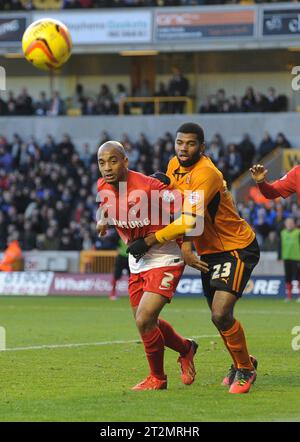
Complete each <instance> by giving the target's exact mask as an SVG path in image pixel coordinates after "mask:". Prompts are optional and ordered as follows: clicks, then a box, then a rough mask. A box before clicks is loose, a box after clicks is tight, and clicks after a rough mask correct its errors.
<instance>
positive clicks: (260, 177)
mask: <svg viewBox="0 0 300 442" xmlns="http://www.w3.org/2000/svg"><path fill="white" fill-rule="evenodd" d="M249 170H250V173H251V177H252V178H253V179H254V181H256V183H262V182H263V181H265V178H266V175H267V173H268V170H267V169H265V166H263V165H262V164H255V165H254V166H252V167H251V168H250V169H249Z"/></svg>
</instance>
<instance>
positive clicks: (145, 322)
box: [135, 313, 155, 334]
mask: <svg viewBox="0 0 300 442" xmlns="http://www.w3.org/2000/svg"><path fill="white" fill-rule="evenodd" d="M135 323H136V326H137V328H138V330H139V332H140V333H141V334H144V333H147V332H149V331H150V330H152V329H153V327H155V320H153V318H151V317H149V316H148V315H144V314H139V313H138V314H137V315H136V317H135Z"/></svg>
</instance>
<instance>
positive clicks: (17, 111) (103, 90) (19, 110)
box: [0, 74, 288, 116]
mask: <svg viewBox="0 0 300 442" xmlns="http://www.w3.org/2000/svg"><path fill="white" fill-rule="evenodd" d="M188 87H189V86H188V80H187V79H186V78H185V77H184V76H182V75H181V74H180V76H178V78H176V77H172V78H171V79H170V81H169V83H168V85H165V84H164V83H160V85H159V88H158V90H157V91H155V92H154V94H152V93H151V92H150V90H149V89H147V88H146V87H143V88H141V89H140V90H136V91H133V93H132V97H129V93H128V92H127V90H126V87H125V86H124V85H123V84H122V83H119V84H118V85H117V87H116V91H115V92H113V91H112V90H111V87H110V85H108V84H102V85H101V86H100V88H99V93H98V94H97V95H95V96H88V95H86V94H85V92H84V86H83V85H82V84H77V85H76V91H75V94H74V95H73V96H72V97H67V98H62V97H61V96H60V93H59V92H58V91H53V93H52V96H51V97H47V94H46V92H45V91H41V92H40V94H39V97H38V99H37V100H34V99H33V98H32V97H31V96H30V94H29V93H28V91H27V89H26V88H22V89H21V91H20V93H19V94H18V95H17V96H15V93H14V92H13V91H9V92H8V97H7V99H6V100H5V99H3V98H1V97H0V116H16V115H37V116H44V115H46V116H56V115H73V116H77V115H117V114H124V113H125V114H133V113H136V108H137V107H139V109H140V112H139V113H140V114H153V113H160V114H182V113H190V112H189V108H188V105H189V101H191V99H190V98H189V97H188ZM250 97H251V98H250ZM145 98H146V100H145V102H143V99H145ZM196 99H197V97H196ZM175 100H176V101H175ZM181 100H182V101H181ZM155 101H157V102H158V106H159V109H158V111H157V109H155ZM160 101H161V102H160ZM185 104H187V107H185ZM287 110H288V98H287V97H286V96H285V95H277V94H276V91H275V89H274V88H273V87H270V88H269V89H268V91H267V93H266V95H264V94H262V93H261V92H254V90H253V88H252V87H249V88H247V91H246V92H245V95H244V96H243V97H236V96H231V97H226V92H225V91H224V89H219V90H218V91H217V92H216V94H212V95H209V96H208V97H207V98H206V100H205V101H204V102H203V104H201V106H200V107H199V110H198V112H199V113H208V114H215V113H241V112H242V113H243V112H248V113H249V112H284V111H287ZM75 111H76V112H75Z"/></svg>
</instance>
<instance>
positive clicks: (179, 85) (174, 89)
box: [168, 66, 189, 114]
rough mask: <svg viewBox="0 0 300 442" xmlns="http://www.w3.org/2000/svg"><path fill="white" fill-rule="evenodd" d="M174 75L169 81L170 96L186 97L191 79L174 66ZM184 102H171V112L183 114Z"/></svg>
mask: <svg viewBox="0 0 300 442" xmlns="http://www.w3.org/2000/svg"><path fill="white" fill-rule="evenodd" d="M172 72H173V76H172V78H171V80H170V81H169V85H168V94H169V96H170V97H185V96H187V93H188V90H189V81H188V79H187V78H186V77H184V76H183V74H182V72H181V70H180V69H179V68H178V67H176V66H174V67H173V69H172ZM183 109H184V102H177V103H175V102H174V103H170V112H171V113H172V114H182V113H183Z"/></svg>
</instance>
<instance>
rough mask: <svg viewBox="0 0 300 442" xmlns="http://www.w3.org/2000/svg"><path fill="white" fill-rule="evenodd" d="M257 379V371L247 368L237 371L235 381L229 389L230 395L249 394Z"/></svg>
mask: <svg viewBox="0 0 300 442" xmlns="http://www.w3.org/2000/svg"><path fill="white" fill-rule="evenodd" d="M255 379H256V371H255V370H247V369H246V368H239V369H238V370H237V371H236V374H235V377H234V381H233V383H232V384H231V386H230V388H229V393H233V394H241V393H248V391H249V390H250V388H251V385H253V384H254V382H255Z"/></svg>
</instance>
